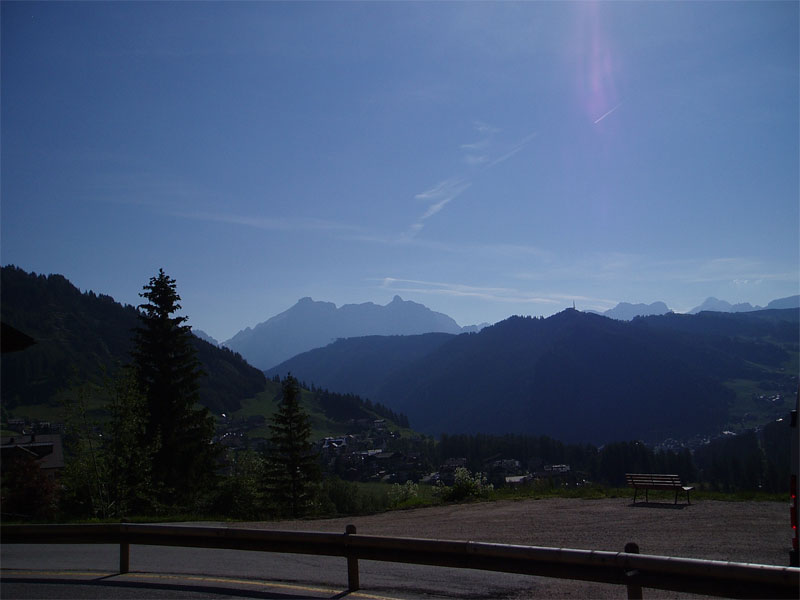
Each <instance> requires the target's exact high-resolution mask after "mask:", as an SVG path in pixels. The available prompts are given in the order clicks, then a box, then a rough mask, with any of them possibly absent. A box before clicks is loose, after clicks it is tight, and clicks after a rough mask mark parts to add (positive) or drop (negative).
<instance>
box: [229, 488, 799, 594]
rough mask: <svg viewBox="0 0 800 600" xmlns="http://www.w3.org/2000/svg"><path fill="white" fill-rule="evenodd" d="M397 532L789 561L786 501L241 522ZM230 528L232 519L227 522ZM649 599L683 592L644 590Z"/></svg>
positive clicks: (548, 505)
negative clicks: (632, 545)
mask: <svg viewBox="0 0 800 600" xmlns="http://www.w3.org/2000/svg"><path fill="white" fill-rule="evenodd" d="M348 523H353V524H354V525H355V526H356V528H357V530H358V533H362V534H366V535H385V536H400V537H421V538H437V539H454V540H474V541H484V542H497V543H508V544H522V545H532V546H548V547H558V548H579V549H587V550H609V551H615V552H618V551H621V550H622V549H623V548H624V547H625V544H626V543H627V542H636V543H637V544H639V547H640V550H641V553H642V554H656V555H662V556H677V557H686V558H703V559H713V560H725V561H736V562H750V563H759V564H772V565H781V566H786V565H788V554H789V548H790V545H791V533H790V528H789V507H788V502H787V503H780V502H721V501H710V500H702V501H696V502H693V503H692V504H691V505H688V506H687V505H685V504H684V505H681V504H678V505H677V507H676V506H674V505H673V504H672V503H671V500H669V499H665V501H664V502H663V503H656V502H650V503H649V504H643V503H637V504H636V505H635V506H634V505H633V504H632V503H631V499H620V498H617V499H604V500H579V499H565V498H556V499H543V500H519V501H499V502H487V503H472V504H460V505H450V506H438V507H432V508H424V509H414V510H405V511H393V512H387V513H383V514H378V515H371V516H365V517H349V518H341V519H324V520H315V521H278V522H266V523H241V524H239V525H240V526H244V527H263V528H267V529H278V530H307V531H334V532H343V531H344V529H345V526H346V525H347V524H348ZM228 525H229V526H230V524H228ZM536 590H537V592H536V597H542V598H545V597H560V598H579V597H582V598H587V597H588V598H619V597H624V595H625V592H624V589H620V588H619V587H618V586H609V585H604V584H590V583H584V582H573V581H565V580H559V579H544V578H543V579H541V583H540V584H539V585H537V587H536ZM645 597H646V598H679V597H680V598H686V597H688V596H687V595H686V594H678V593H675V592H665V591H659V590H646V593H645Z"/></svg>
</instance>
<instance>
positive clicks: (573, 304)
mask: <svg viewBox="0 0 800 600" xmlns="http://www.w3.org/2000/svg"><path fill="white" fill-rule="evenodd" d="M572 310H575V300H573V301H572Z"/></svg>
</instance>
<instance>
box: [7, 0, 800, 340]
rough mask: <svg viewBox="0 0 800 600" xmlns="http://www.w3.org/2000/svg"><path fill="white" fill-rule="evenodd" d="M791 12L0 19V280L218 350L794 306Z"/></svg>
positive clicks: (271, 11)
mask: <svg viewBox="0 0 800 600" xmlns="http://www.w3.org/2000/svg"><path fill="white" fill-rule="evenodd" d="M798 6H799V4H798V3H797V2H794V1H792V2H754V3H748V2H711V3H702V2H686V3H673V2H669V3H663V2H658V3H654V2H619V3H548V2H530V3H474V2H470V3H426V2H416V3H389V2H383V3H355V2H347V3H319V4H318V3H258V2H247V3H241V4H238V3H231V2H225V3H213V2H210V3H208V2H204V3H191V2H180V3H165V2H163V3H162V2H156V3H145V2H134V3H129V4H128V3H120V2H113V3H111V2H109V3H97V2H94V3H71V2H58V3H56V2H54V3H44V4H37V3H31V2H24V3H14V2H6V1H4V2H2V5H0V10H2V15H1V16H2V48H0V50H1V51H2V52H1V56H2V59H1V60H2V71H0V73H1V74H2V86H1V88H2V97H0V100H1V104H0V108H1V111H2V112H1V113H0V115H1V118H2V140H1V142H2V157H1V158H2V188H1V191H2V212H1V213H0V215H1V217H2V263H3V264H9V263H11V264H16V265H18V266H19V267H22V268H23V269H25V270H28V271H36V272H37V273H61V274H63V275H65V276H66V277H67V278H69V279H70V280H71V281H72V282H73V283H74V284H75V285H77V286H78V287H80V288H81V289H83V290H88V289H92V290H94V291H96V292H100V293H106V294H110V295H112V296H114V297H115V298H116V299H117V300H120V301H122V302H126V303H131V304H135V303H138V302H139V300H140V299H139V297H138V295H137V294H138V293H139V292H140V291H141V288H142V286H143V285H144V284H145V283H147V281H148V279H149V278H150V277H151V276H153V275H154V274H156V272H157V271H158V269H159V267H163V268H164V269H165V271H166V272H167V273H168V274H169V275H171V276H172V277H174V278H176V279H177V282H178V291H179V293H180V294H181V296H182V298H183V308H184V310H183V314H186V315H188V316H189V323H190V324H191V325H193V326H195V327H198V328H201V329H204V330H205V331H207V332H208V333H210V334H211V335H213V336H214V337H216V338H217V339H219V340H225V339H228V338H229V337H231V336H232V335H233V334H235V333H236V332H237V331H238V330H239V329H242V328H244V327H245V326H252V325H255V324H256V323H258V322H261V321H264V320H266V319H267V318H268V317H271V316H273V315H275V314H277V313H278V312H281V311H283V310H285V309H287V308H289V307H290V306H291V305H292V304H294V303H295V302H296V301H297V300H298V299H299V298H300V297H303V296H311V297H313V298H314V299H316V300H327V301H331V302H335V303H336V304H337V305H341V304H344V303H354V302H355V303H359V302H367V301H373V302H377V303H380V304H385V303H387V302H389V301H390V300H391V299H392V297H393V296H394V295H395V294H399V295H400V296H402V297H403V298H404V299H407V300H414V301H417V302H421V303H423V304H426V305H427V306H429V307H431V308H432V309H434V310H438V311H441V312H445V313H447V314H449V315H451V316H452V317H453V318H455V319H456V320H457V321H458V322H459V323H460V324H462V325H465V324H470V323H476V322H481V321H489V322H494V321H497V320H500V319H503V318H505V317H507V316H509V315H512V314H531V315H549V314H552V313H554V312H557V311H560V310H562V309H564V308H566V307H567V306H571V305H572V302H573V300H574V301H575V303H576V306H577V307H578V308H579V309H594V310H605V309H608V308H611V307H612V306H614V305H615V304H616V303H617V302H619V301H628V302H648V303H649V302H653V301H656V300H662V301H664V302H666V303H667V304H668V305H669V306H670V308H673V309H674V310H676V311H686V310H689V309H691V308H692V307H694V306H696V305H698V304H700V303H701V302H702V301H703V300H704V299H705V298H706V297H707V296H716V297H719V298H722V299H725V300H728V301H730V302H745V301H746V302H751V303H753V304H762V305H763V304H766V303H767V302H769V301H770V300H772V299H775V298H780V297H784V296H789V295H792V294H797V293H798V278H799V277H798V269H800V266H799V264H798V253H799V247H798V237H799V234H798V226H799V218H800V217H799V215H798V197H799V194H800V190H799V189H798V177H799V175H798V163H800V156H799V155H798V114H799V113H800V107H799V105H798V72H800V67H799V66H798V54H799V52H798V20H799V15H798Z"/></svg>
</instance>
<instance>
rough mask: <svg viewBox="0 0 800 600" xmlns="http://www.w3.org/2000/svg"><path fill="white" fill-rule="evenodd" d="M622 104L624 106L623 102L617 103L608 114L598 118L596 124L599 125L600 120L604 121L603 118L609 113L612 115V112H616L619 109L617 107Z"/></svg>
mask: <svg viewBox="0 0 800 600" xmlns="http://www.w3.org/2000/svg"><path fill="white" fill-rule="evenodd" d="M620 106H622V102H620V103H619V104H617V105H616V106H615V107H614V108H612V109H611V110H610V111H608V112H607V113H606V114H604V115H603V116H601V117H599V118H598V119H597V120H596V121H595V122H594V124H595V125H597V124H598V123H599V122H600V121H602V120H603V119H605V118H606V117H607V116H608V115H610V114H611V113H612V112H614V111H615V110H617V109H618V108H619V107H620Z"/></svg>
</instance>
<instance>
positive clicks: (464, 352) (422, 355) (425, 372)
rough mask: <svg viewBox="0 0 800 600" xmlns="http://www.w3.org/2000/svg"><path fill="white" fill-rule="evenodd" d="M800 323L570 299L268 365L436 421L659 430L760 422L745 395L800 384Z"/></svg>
mask: <svg viewBox="0 0 800 600" xmlns="http://www.w3.org/2000/svg"><path fill="white" fill-rule="evenodd" d="M798 323H800V310H798V309H783V310H764V311H754V312H747V313H719V312H702V313H699V314H697V315H678V314H675V313H669V314H666V315H660V316H651V317H643V318H639V319H635V320H634V321H631V322H625V321H619V320H613V319H609V318H606V317H603V316H599V315H592V314H588V313H581V312H578V311H576V310H574V309H568V310H565V311H563V312H561V313H558V314H556V315H553V316H551V317H548V318H546V319H543V318H530V317H511V318H509V319H506V320H504V321H501V322H499V323H497V324H495V325H493V326H490V327H486V328H484V329H482V330H481V331H480V332H479V333H472V334H461V335H452V334H427V335H419V336H412V337H410V338H408V337H405V338H392V337H374V336H369V337H364V338H356V339H346V340H338V341H336V342H335V343H333V344H330V345H329V346H327V347H325V348H319V349H316V350H312V351H309V352H306V353H303V354H301V355H298V356H296V357H294V358H292V359H291V360H288V361H286V362H284V363H282V364H281V365H278V366H277V367H274V368H273V369H270V370H268V371H267V375H270V374H276V373H285V372H287V371H291V372H292V373H293V374H295V375H297V376H298V377H300V378H302V379H304V380H306V381H308V382H314V383H315V384H316V385H322V386H325V387H327V388H329V389H331V390H336V391H338V392H350V393H355V394H358V395H360V396H363V397H368V398H371V399H372V400H374V401H379V402H382V403H383V404H385V405H387V406H389V407H390V408H392V409H393V410H397V411H401V412H403V413H405V414H406V415H408V417H409V419H410V422H411V425H412V427H414V428H415V429H417V430H419V431H423V432H426V433H430V434H439V433H442V432H446V433H478V432H483V433H506V432H519V433H531V434H546V435H551V436H553V437H555V438H557V439H561V440H566V441H590V442H594V443H604V442H606V441H609V440H614V439H644V440H647V441H657V440H662V439H664V438H666V437H670V436H671V437H690V436H693V435H698V434H711V433H713V432H719V431H721V428H723V427H724V426H726V424H728V423H729V422H730V420H731V418H732V417H734V416H735V417H736V418H741V419H742V420H743V422H746V420H747V419H748V418H751V417H752V415H750V417H748V415H747V414H743V409H741V408H740V407H739V404H741V402H750V401H751V400H752V397H753V396H758V395H759V393H760V394H764V393H768V392H780V393H783V394H786V395H791V394H793V393H794V390H796V386H797V376H796V374H797V372H798V367H797V352H798V347H799V346H800V344H799V343H798V342H799V341H800V340H798ZM742 389H746V390H747V392H744V393H742V392H741V390H742ZM751 394H752V396H751ZM752 401H753V402H755V400H752Z"/></svg>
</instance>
